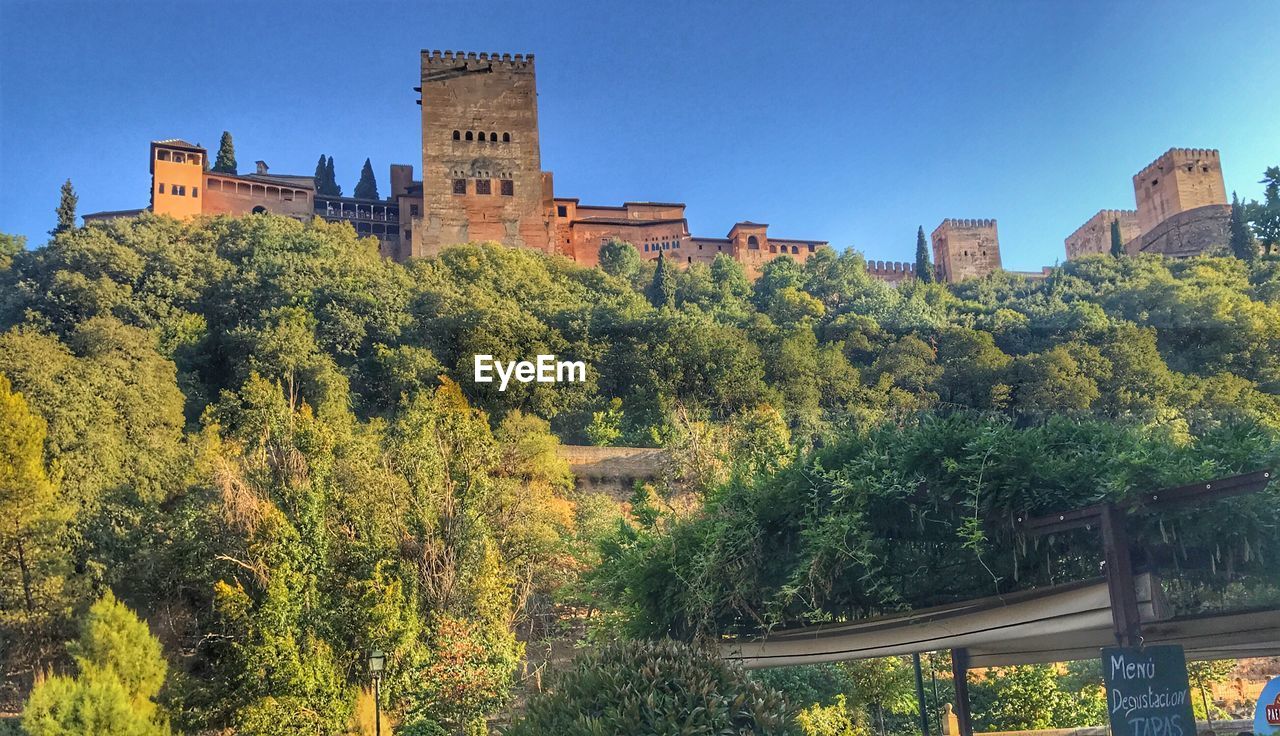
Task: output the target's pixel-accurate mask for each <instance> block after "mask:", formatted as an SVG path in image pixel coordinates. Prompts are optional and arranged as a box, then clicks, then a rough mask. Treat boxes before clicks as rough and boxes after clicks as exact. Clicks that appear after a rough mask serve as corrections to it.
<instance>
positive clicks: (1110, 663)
mask: <svg viewBox="0 0 1280 736" xmlns="http://www.w3.org/2000/svg"><path fill="white" fill-rule="evenodd" d="M1102 679H1103V682H1105V683H1106V686H1107V715H1108V717H1109V718H1110V719H1111V733H1112V734H1113V736H1195V735H1196V717H1195V714H1194V713H1193V712H1192V710H1191V686H1190V684H1188V682H1187V658H1186V655H1185V654H1183V652H1182V647H1179V646H1151V647H1143V648H1141V649H1136V648H1129V647H1112V648H1107V649H1103V650H1102Z"/></svg>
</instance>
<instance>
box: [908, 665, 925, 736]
mask: <svg viewBox="0 0 1280 736" xmlns="http://www.w3.org/2000/svg"><path fill="white" fill-rule="evenodd" d="M911 663H912V664H913V665H915V670H916V704H917V705H919V706H920V733H922V734H924V736H929V710H928V709H927V708H925V705H924V673H923V672H922V671H921V669H920V653H919V652H915V653H913V654H912V655H911Z"/></svg>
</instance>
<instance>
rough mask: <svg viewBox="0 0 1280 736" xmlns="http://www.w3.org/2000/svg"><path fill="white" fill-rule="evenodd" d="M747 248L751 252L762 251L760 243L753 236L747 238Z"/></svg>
mask: <svg viewBox="0 0 1280 736" xmlns="http://www.w3.org/2000/svg"><path fill="white" fill-rule="evenodd" d="M747 248H748V249H749V250H760V241H759V240H756V236H754V235H752V236H751V237H749V238H747ZM772 250H773V249H772V248H771V249H770V251H771V252H772Z"/></svg>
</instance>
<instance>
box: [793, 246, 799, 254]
mask: <svg viewBox="0 0 1280 736" xmlns="http://www.w3.org/2000/svg"><path fill="white" fill-rule="evenodd" d="M791 252H792V253H799V252H800V246H798V245H793V246H791Z"/></svg>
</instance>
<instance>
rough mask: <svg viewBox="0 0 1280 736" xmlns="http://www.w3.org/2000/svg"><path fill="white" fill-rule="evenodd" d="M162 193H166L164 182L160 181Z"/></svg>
mask: <svg viewBox="0 0 1280 736" xmlns="http://www.w3.org/2000/svg"><path fill="white" fill-rule="evenodd" d="M160 193H161V194H164V182H160Z"/></svg>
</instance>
